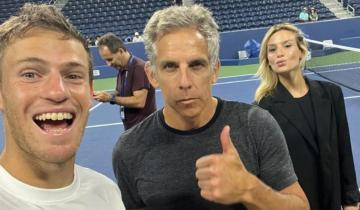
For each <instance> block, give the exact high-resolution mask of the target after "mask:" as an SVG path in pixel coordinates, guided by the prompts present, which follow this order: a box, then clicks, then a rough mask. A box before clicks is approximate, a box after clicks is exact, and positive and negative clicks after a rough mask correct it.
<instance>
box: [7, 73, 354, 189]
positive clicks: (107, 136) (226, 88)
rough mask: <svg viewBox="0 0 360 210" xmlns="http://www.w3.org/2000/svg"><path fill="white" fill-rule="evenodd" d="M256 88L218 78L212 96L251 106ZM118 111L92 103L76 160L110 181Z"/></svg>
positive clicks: (248, 79)
mask: <svg viewBox="0 0 360 210" xmlns="http://www.w3.org/2000/svg"><path fill="white" fill-rule="evenodd" d="M240 68H241V67H240ZM305 74H306V75H307V76H308V77H309V78H311V79H319V80H323V79H322V78H320V77H318V76H317V75H314V74H313V73H309V72H306V73H305ZM258 84H259V81H258V79H256V78H255V77H254V76H253V75H243V76H235V77H228V78H219V80H218V82H217V83H216V84H215V85H214V86H213V95H214V96H218V97H221V98H223V99H227V100H235V101H242V102H246V103H251V102H252V101H253V98H254V92H255V89H256V87H257V86H258ZM343 93H344V98H345V103H346V109H347V117H348V122H349V126H350V135H351V140H352V149H353V156H354V162H355V167H356V172H357V181H358V184H359V185H360V155H359V154H360V129H359V124H360V92H355V91H352V90H349V89H347V88H343ZM156 97H157V106H158V109H159V108H161V107H162V106H163V102H162V95H161V91H159V90H157V91H156ZM118 109H119V107H118V106H116V105H110V104H108V103H105V104H103V103H97V102H95V101H94V104H93V107H92V108H91V110H90V117H89V121H88V125H87V129H86V131H85V134H84V138H83V141H82V144H81V146H80V149H79V151H78V153H77V158H76V162H77V163H78V164H80V165H82V166H86V167H89V168H92V169H94V170H96V171H99V172H101V173H103V174H105V175H106V176H108V177H110V178H111V179H114V175H113V171H112V164H111V157H112V149H113V146H114V144H115V142H116V141H117V139H118V137H119V136H120V135H121V133H122V132H123V126H122V123H121V120H120V115H119V110H118ZM1 126H2V122H1ZM3 139H4V138H3V136H2V138H1V140H0V149H1V148H2V146H3Z"/></svg>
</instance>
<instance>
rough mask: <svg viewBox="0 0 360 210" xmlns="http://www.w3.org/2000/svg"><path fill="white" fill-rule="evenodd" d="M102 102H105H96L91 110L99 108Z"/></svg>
mask: <svg viewBox="0 0 360 210" xmlns="http://www.w3.org/2000/svg"><path fill="white" fill-rule="evenodd" d="M101 104H103V102H99V103H98V104H96V105H95V106H93V107H91V108H90V109H89V112H91V111H92V110H94V109H96V108H98V107H99V106H100V105H101Z"/></svg>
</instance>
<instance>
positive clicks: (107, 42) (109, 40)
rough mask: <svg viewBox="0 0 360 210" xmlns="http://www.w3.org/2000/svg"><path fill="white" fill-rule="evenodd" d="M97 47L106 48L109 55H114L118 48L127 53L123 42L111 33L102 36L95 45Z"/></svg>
mask: <svg viewBox="0 0 360 210" xmlns="http://www.w3.org/2000/svg"><path fill="white" fill-rule="evenodd" d="M97 46H98V47H101V46H106V47H107V48H109V50H110V52H111V53H116V52H117V51H118V50H119V48H121V49H123V50H124V51H127V49H126V47H125V45H124V43H123V41H122V40H121V39H120V38H119V37H117V36H116V35H115V34H113V33H106V34H104V35H102V36H101V37H100V39H99V41H98V43H97Z"/></svg>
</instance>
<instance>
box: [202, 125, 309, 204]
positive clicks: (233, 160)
mask: <svg viewBox="0 0 360 210" xmlns="http://www.w3.org/2000/svg"><path fill="white" fill-rule="evenodd" d="M220 141H221V145H222V148H223V153H221V154H212V155H207V156H204V157H201V158H200V159H198V160H197V161H196V168H197V169H196V177H197V179H198V185H199V187H200V190H201V192H200V193H201V196H202V197H203V198H205V199H207V200H210V201H212V202H216V203H221V204H235V203H242V204H244V205H245V206H246V207H247V208H248V209H252V210H260V209H267V210H288V209H292V210H300V209H301V210H309V209H310V208H309V204H308V201H307V198H306V196H305V193H304V191H303V190H302V189H301V187H300V185H299V184H298V182H295V183H293V184H292V185H290V186H288V187H286V188H284V189H283V190H281V191H275V190H273V189H272V188H270V187H269V186H267V185H266V184H264V183H263V182H262V181H261V180H260V179H259V178H257V177H256V176H254V175H253V174H251V173H250V172H248V171H247V170H246V168H245V166H244V164H243V163H242V161H241V159H240V156H239V154H238V152H237V150H236V148H235V147H234V145H233V143H232V141H231V138H230V127H228V126H225V128H224V129H223V131H222V132H221V136H220Z"/></svg>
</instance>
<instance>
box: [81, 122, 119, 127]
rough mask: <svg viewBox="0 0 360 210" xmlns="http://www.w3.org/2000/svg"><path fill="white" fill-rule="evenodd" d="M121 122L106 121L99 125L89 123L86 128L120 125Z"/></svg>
mask: <svg viewBox="0 0 360 210" xmlns="http://www.w3.org/2000/svg"><path fill="white" fill-rule="evenodd" d="M122 124H123V123H122V122H118V123H108V124H100V125H89V126H86V128H99V127H107V126H112V125H122Z"/></svg>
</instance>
